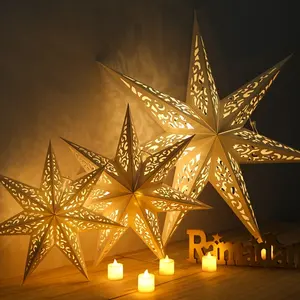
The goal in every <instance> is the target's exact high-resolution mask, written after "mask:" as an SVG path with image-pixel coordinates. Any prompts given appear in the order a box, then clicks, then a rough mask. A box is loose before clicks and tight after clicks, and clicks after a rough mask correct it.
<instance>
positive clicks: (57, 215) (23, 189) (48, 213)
mask: <svg viewBox="0 0 300 300" xmlns="http://www.w3.org/2000/svg"><path fill="white" fill-rule="evenodd" d="M103 170H104V167H102V168H99V169H97V170H94V171H92V172H91V173H88V174H86V175H84V176H83V177H81V178H79V179H77V180H75V181H71V180H69V179H65V178H63V177H62V176H61V174H60V171H59V168H58V165H57V161H56V158H55V155H54V152H53V150H52V147H51V144H49V148H48V152H47V156H46V161H45V165H44V171H43V175H42V182H41V186H40V188H39V189H37V188H34V187H32V186H28V185H26V184H24V183H21V182H19V181H16V180H14V179H11V178H8V177H5V176H1V177H0V181H1V183H2V184H3V186H4V187H5V188H6V189H7V190H8V192H9V193H10V194H11V195H12V196H13V198H14V199H15V200H16V201H17V202H18V203H19V204H20V206H21V207H22V208H23V211H22V212H20V213H19V214H17V215H15V216H13V217H11V218H10V219H8V220H6V221H4V222H2V223H0V235H30V243H29V249H28V254H27V260H26V265H25V272H24V277H23V282H24V281H25V280H26V278H27V277H28V275H30V274H31V273H32V272H33V271H34V270H35V269H36V268H37V266H38V265H39V264H40V263H41V261H42V260H43V259H44V258H45V256H46V255H47V254H48V252H49V251H50V250H51V249H52V247H54V246H56V247H58V248H59V249H60V251H61V252H62V253H63V254H64V255H65V256H66V257H67V258H68V260H69V261H70V262H71V263H72V264H73V265H74V266H75V267H76V268H77V269H78V270H79V271H80V272H81V273H82V274H83V275H84V276H85V277H86V278H88V275H87V270H86V266H85V262H84V258H83V254H82V251H81V248H80V243H79V239H78V231H86V230H90V229H101V230H104V231H105V230H107V229H109V228H120V227H121V228H122V226H120V225H119V224H118V223H116V222H114V221H112V220H110V219H108V218H106V217H104V216H102V215H100V214H98V213H96V212H94V211H93V210H91V209H88V208H85V207H83V205H84V203H85V201H86V200H87V198H88V196H89V194H90V192H91V190H92V188H93V186H94V185H95V184H96V183H97V181H98V179H99V177H100V175H101V173H102V172H103Z"/></svg>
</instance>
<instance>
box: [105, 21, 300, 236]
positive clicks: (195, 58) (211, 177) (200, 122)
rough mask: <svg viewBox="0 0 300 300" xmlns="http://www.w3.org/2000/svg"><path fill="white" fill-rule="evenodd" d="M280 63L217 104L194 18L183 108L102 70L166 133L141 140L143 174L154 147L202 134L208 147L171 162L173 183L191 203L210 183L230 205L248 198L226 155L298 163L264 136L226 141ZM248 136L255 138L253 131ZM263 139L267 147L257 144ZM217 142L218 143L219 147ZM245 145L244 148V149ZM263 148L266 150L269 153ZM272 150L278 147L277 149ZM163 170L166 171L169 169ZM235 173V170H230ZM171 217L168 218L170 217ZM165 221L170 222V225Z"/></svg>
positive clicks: (247, 215) (247, 216)
mask: <svg viewBox="0 0 300 300" xmlns="http://www.w3.org/2000/svg"><path fill="white" fill-rule="evenodd" d="M286 60H287V59H286ZM286 60H284V61H282V62H280V63H279V64H277V65H275V66H274V67H273V68H271V69H269V70H267V71H266V72H265V73H263V74H262V75H260V76H258V77H257V78H255V79H254V80H253V81H251V82H250V83H248V84H246V85H244V86H243V87H242V88H240V89H238V90H237V91H236V92H234V93H233V94H231V95H229V96H228V97H226V98H225V99H224V100H222V101H220V102H219V96H218V93H217V89H216V85H215V82H214V79H213V76H212V72H211V68H210V64H209V62H208V58H207V53H206V50H205V47H204V43H203V39H202V37H201V35H200V33H199V28H198V23H197V20H196V16H195V21H194V29H193V41H192V49H191V61H190V68H189V79H188V88H187V99H186V103H187V104H186V103H184V102H180V101H178V100H176V99H174V98H172V97H170V96H168V95H165V94H163V93H160V92H159V91H157V90H155V89H153V88H151V87H149V86H147V85H145V84H143V83H141V82H139V81H137V80H135V79H133V78H130V77H128V76H126V75H124V74H121V73H118V72H115V71H113V70H111V69H109V68H107V67H105V69H106V70H108V72H110V73H111V74H113V75H114V77H115V78H116V79H117V80H118V82H120V80H121V81H122V82H123V83H124V84H125V85H126V87H127V88H128V90H130V91H131V92H132V93H131V94H132V95H134V96H135V97H136V98H137V99H139V100H141V101H142V102H143V103H144V104H145V107H146V108H147V109H148V111H149V110H150V111H151V114H152V116H154V119H155V120H156V121H157V123H158V124H159V125H160V126H161V127H162V128H163V129H164V130H165V131H166V132H165V133H164V134H163V135H161V136H159V137H158V138H157V139H155V140H154V141H149V142H147V143H146V145H145V147H144V149H143V150H144V151H145V161H146V162H148V163H149V166H147V169H146V173H147V172H150V171H151V168H155V165H156V164H157V163H158V157H155V158H154V157H153V158H152V159H153V160H154V161H150V160H149V155H150V154H153V153H155V151H157V152H158V151H160V150H161V148H160V145H166V146H168V147H171V146H170V143H173V144H175V143H176V142H177V141H178V140H177V139H175V137H176V136H178V135H182V136H184V135H186V134H188V135H190V134H194V135H195V138H194V139H195V140H197V141H198V140H200V139H203V137H204V135H205V136H206V137H208V138H210V137H212V138H213V139H212V141H213V142H212V145H209V146H207V145H204V144H201V143H198V144H197V143H195V144H193V145H191V150H190V149H186V150H185V151H184V152H183V153H181V154H182V155H181V158H180V161H179V160H177V162H176V170H175V181H174V183H173V185H174V187H175V188H177V189H179V190H180V191H182V192H184V193H186V194H190V196H191V197H192V198H193V199H197V197H198V196H199V194H200V193H201V191H202V190H203V188H204V186H205V185H206V183H207V182H208V181H210V182H212V183H213V184H214V186H215V188H216V189H217V190H218V191H219V194H220V195H221V196H222V197H223V199H224V200H225V201H226V202H227V203H230V201H235V200H234V199H244V198H247V197H248V196H247V194H246V196H245V195H244V193H246V192H245V190H244V189H243V185H242V183H241V182H240V181H239V179H237V178H232V177H235V176H237V177H238V178H239V176H238V175H235V173H234V171H233V169H234V168H233V166H231V165H230V163H229V162H224V161H223V160H224V159H226V161H227V159H229V158H228V152H230V155H231V157H235V158H236V159H238V158H240V160H238V162H253V163H255V162H262V161H263V162H267V161H270V160H272V161H274V162H277V161H298V160H299V158H300V155H298V152H296V151H295V150H293V149H287V148H285V146H283V145H281V144H280V143H278V144H276V145H275V144H274V141H271V140H269V141H267V139H265V138H263V139H259V140H260V141H259V143H257V144H255V139H253V140H251V141H249V143H248V142H244V141H243V142H241V143H239V141H238V139H239V138H238V137H237V136H236V137H234V138H232V139H231V140H230V137H232V136H233V135H234V134H235V133H236V134H240V132H239V130H240V129H241V128H242V127H243V126H244V125H245V123H246V121H247V120H248V119H249V117H250V115H251V114H252V113H253V111H254V109H255V108H256V106H257V104H258V103H259V101H260V100H261V99H262V97H263V96H264V95H265V93H266V91H267V90H268V89H269V87H270V85H271V84H272V82H273V81H274V80H275V78H276V76H277V75H278V73H279V71H280V69H281V67H282V66H283V65H284V63H285V62H286ZM189 104H191V106H189ZM251 134H254V135H255V133H251ZM251 139H252V138H251ZM266 141H267V144H268V146H267V145H265V146H264V144H263V143H266ZM223 142H224V145H223V144H222V143H223ZM218 144H221V145H222V146H221V147H217V146H216V145H218ZM248 144H249V146H246V145H248ZM272 144H274V145H272ZM271 145H272V146H275V147H277V149H278V150H276V148H272V147H271ZM192 147H193V148H192ZM248 147H249V148H248ZM250 147H251V150H250ZM269 147H271V148H272V149H269ZM278 147H282V148H281V150H282V151H281V150H279V148H278ZM266 149H268V151H267V150H266ZM289 150H290V151H289ZM270 151H272V152H270ZM283 151H285V153H283ZM197 155H198V156H197ZM199 155H200V160H199ZM218 158H219V160H218ZM203 160H204V161H203ZM200 161H201V164H200ZM166 167H168V168H169V166H166ZM235 171H237V170H236V169H235ZM155 172H156V173H157V175H156V176H155V177H152V180H153V182H152V183H155V181H156V179H157V180H158V181H159V180H161V179H162V178H163V176H164V171H163V170H159V171H156V170H155ZM237 174H239V173H237ZM145 176H147V174H145ZM238 181H239V182H238ZM240 185H241V186H240ZM157 200H158V199H157ZM244 200H245V199H244ZM236 201H237V200H236ZM245 202H247V200H245ZM154 203H155V204H156V205H159V206H160V207H162V206H163V205H164V204H163V202H154ZM238 203H239V202H236V203H233V204H230V206H231V208H232V209H233V211H234V212H235V213H236V214H237V216H238V217H239V218H240V219H241V220H242V221H243V224H245V226H246V227H247V228H248V229H249V231H250V232H251V234H253V235H254V237H255V238H257V239H260V238H261V237H260V233H259V230H258V228H257V224H256V221H255V219H254V218H253V215H252V212H251V211H250V208H249V209H248V207H247V209H245V210H244V211H243V210H241V209H240V208H239V207H240V205H239V204H238ZM247 203H248V202H247ZM243 205H244V204H243ZM243 205H242V206H243ZM172 214H174V215H173V217H172ZM177 217H178V216H176V217H175V212H171V211H170V212H167V215H166V221H165V227H164V232H163V236H164V241H167V240H169V237H168V235H169V234H172V233H173V232H174V229H175V228H176V226H177V220H179V221H180V218H179V217H178V218H179V219H177ZM246 220H248V221H249V223H247V222H246ZM168 222H171V224H172V225H170V223H168ZM172 226H173V227H172ZM174 226H175V227H174ZM253 228H254V230H253Z"/></svg>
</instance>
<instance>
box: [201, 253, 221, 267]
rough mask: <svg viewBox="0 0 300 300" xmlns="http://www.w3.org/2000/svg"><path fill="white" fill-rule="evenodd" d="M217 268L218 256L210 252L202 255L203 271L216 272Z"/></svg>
mask: <svg viewBox="0 0 300 300" xmlns="http://www.w3.org/2000/svg"><path fill="white" fill-rule="evenodd" d="M216 270H217V258H216V257H215V256H212V255H211V254H210V252H208V253H207V255H206V256H203V257H202V271H205V272H214V271H216Z"/></svg>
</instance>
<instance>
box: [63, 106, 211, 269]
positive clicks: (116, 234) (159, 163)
mask: <svg viewBox="0 0 300 300" xmlns="http://www.w3.org/2000/svg"><path fill="white" fill-rule="evenodd" d="M191 138H192V137H190V138H188V139H185V140H183V141H179V142H177V143H173V144H172V145H170V146H168V147H166V148H164V149H161V150H160V151H158V152H156V153H155V154H152V155H149V156H148V157H147V158H146V159H145V160H144V161H142V159H141V149H140V146H139V142H138V139H137V135H136V131H135V128H134V125H133V123H132V121H131V115H130V111H129V106H128V108H127V112H126V116H125V120H124V123H123V127H122V131H121V136H120V140H119V144H118V147H117V152H116V156H115V159H114V160H110V159H108V158H105V157H103V156H101V155H99V154H96V153H94V152H92V151H90V150H88V149H86V148H83V147H81V146H79V145H77V144H74V143H72V142H70V141H67V140H65V141H66V142H67V143H68V145H69V146H70V148H71V150H72V151H73V152H75V153H76V157H77V158H78V159H79V162H80V163H81V165H82V166H83V167H84V168H85V170H86V171H91V170H94V169H96V168H98V167H99V168H101V167H103V166H104V165H106V166H109V167H108V168H106V169H105V172H104V173H103V175H104V176H102V177H101V178H100V180H99V181H98V183H97V187H96V188H95V190H94V192H93V193H92V194H91V198H92V199H91V205H90V206H89V208H90V209H93V210H95V211H97V212H98V211H101V212H102V213H103V215H105V216H106V217H108V218H109V219H111V220H113V221H116V222H119V223H120V224H122V225H124V226H126V227H131V228H132V229H133V230H134V231H135V232H136V233H137V235H138V236H139V237H140V238H141V239H142V240H143V241H144V243H145V244H146V245H147V246H148V247H149V248H150V249H151V250H152V251H153V253H154V254H155V255H156V256H157V257H159V258H163V257H164V256H165V255H164V249H163V243H162V239H161V232H160V228H159V224H158V218H157V213H158V212H170V211H188V210H193V209H208V208H210V207H209V206H208V205H206V204H204V203H202V202H200V201H197V200H195V199H193V198H191V197H189V196H187V195H186V194H184V193H182V192H180V191H178V190H176V189H173V188H171V187H170V186H168V185H166V184H164V183H163V180H164V178H165V177H166V175H167V174H168V171H169V170H170V169H171V168H173V167H174V165H175V163H176V162H177V160H178V159H179V157H180V155H181V154H182V153H183V151H184V150H185V148H186V146H187V145H188V143H189V142H190V140H191ZM125 230H126V228H121V229H117V230H106V231H105V232H100V233H99V242H98V251H97V253H98V255H97V259H96V264H97V263H99V262H100V261H101V260H102V258H103V257H104V256H105V255H106V254H107V253H108V251H109V250H110V249H111V248H112V247H113V245H114V244H115V243H116V242H117V241H118V240H119V239H120V237H121V236H122V235H123V233H124V232H125Z"/></svg>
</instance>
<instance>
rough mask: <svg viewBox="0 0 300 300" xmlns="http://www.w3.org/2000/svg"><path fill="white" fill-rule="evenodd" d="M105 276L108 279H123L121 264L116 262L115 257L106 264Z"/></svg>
mask: <svg viewBox="0 0 300 300" xmlns="http://www.w3.org/2000/svg"><path fill="white" fill-rule="evenodd" d="M107 278H108V279H109V280H120V279H123V264H121V263H118V262H117V260H116V259H114V262H113V263H112V264H108V266H107Z"/></svg>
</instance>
